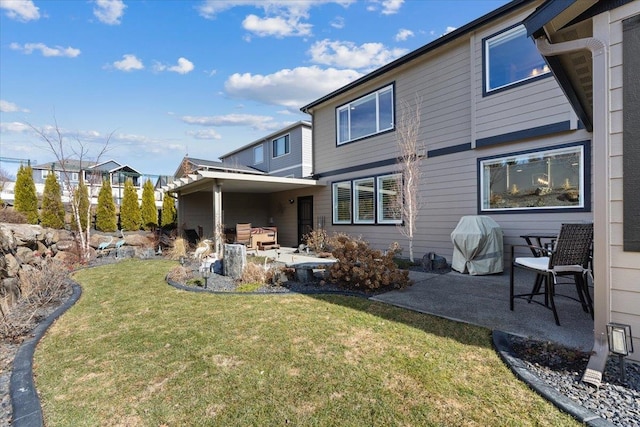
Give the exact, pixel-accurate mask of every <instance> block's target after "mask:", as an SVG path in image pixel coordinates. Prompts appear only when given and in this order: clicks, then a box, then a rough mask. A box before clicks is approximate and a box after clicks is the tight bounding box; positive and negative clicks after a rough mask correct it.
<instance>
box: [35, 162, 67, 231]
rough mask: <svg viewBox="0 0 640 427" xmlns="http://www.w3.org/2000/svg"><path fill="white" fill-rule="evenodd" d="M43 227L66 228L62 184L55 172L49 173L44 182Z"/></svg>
mask: <svg viewBox="0 0 640 427" xmlns="http://www.w3.org/2000/svg"><path fill="white" fill-rule="evenodd" d="M41 216H42V218H41V221H40V223H41V225H42V226H43V227H50V228H57V229H60V228H64V205H63V204H62V192H61V190H60V183H59V182H58V179H57V178H56V174H55V173H54V172H53V171H50V172H49V175H47V179H46V180H45V182H44V192H43V193H42V212H41Z"/></svg>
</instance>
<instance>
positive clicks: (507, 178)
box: [478, 144, 589, 212]
mask: <svg viewBox="0 0 640 427" xmlns="http://www.w3.org/2000/svg"><path fill="white" fill-rule="evenodd" d="M585 151H586V144H580V145H572V146H565V147H560V148H553V149H547V150H539V151H528V152H522V153H515V154H511V155H505V156H502V157H493V158H488V159H479V160H478V164H479V166H478V167H479V175H480V203H481V205H480V210H481V211H482V212H499V211H509V212H514V211H518V210H527V211H530V210H533V209H535V210H554V209H567V208H569V209H582V210H584V209H585V208H586V209H588V208H589V206H587V204H586V201H585V200H586V197H587V191H588V190H587V188H586V185H587V184H586V181H585V166H586V165H587V164H588V159H586V157H587V155H586V154H585Z"/></svg>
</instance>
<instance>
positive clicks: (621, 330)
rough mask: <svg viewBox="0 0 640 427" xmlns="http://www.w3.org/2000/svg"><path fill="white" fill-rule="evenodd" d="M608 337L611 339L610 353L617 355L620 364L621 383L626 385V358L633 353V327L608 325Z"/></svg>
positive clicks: (617, 324) (618, 324) (615, 324)
mask: <svg viewBox="0 0 640 427" xmlns="http://www.w3.org/2000/svg"><path fill="white" fill-rule="evenodd" d="M607 335H608V338H609V351H611V353H613V354H615V355H617V356H618V360H619V362H620V382H622V383H626V382H627V378H626V373H625V367H624V357H625V356H628V355H629V353H633V337H632V336H631V326H629V325H623V324H621V323H609V324H608V325H607Z"/></svg>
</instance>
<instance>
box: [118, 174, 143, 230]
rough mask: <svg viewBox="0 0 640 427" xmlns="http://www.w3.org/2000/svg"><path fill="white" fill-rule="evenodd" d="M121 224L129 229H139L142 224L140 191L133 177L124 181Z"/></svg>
mask: <svg viewBox="0 0 640 427" xmlns="http://www.w3.org/2000/svg"><path fill="white" fill-rule="evenodd" d="M120 224H121V226H122V228H124V229H125V230H128V231H138V230H140V227H141V226H142V213H141V212H140V205H139V204H138V192H137V191H136V188H135V187H134V186H133V181H132V180H131V179H127V180H126V182H125V183H124V196H122V204H121V205H120Z"/></svg>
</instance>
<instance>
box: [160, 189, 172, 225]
mask: <svg viewBox="0 0 640 427" xmlns="http://www.w3.org/2000/svg"><path fill="white" fill-rule="evenodd" d="M175 222H176V203H175V200H174V199H173V197H170V196H169V195H168V194H166V193H165V194H164V197H163V198H162V224H160V225H162V226H163V227H166V226H168V225H173V224H174V223H175Z"/></svg>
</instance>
